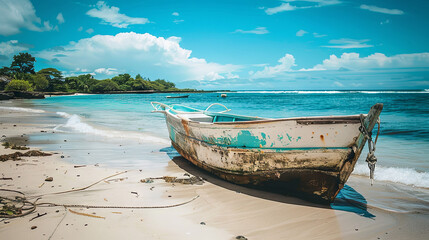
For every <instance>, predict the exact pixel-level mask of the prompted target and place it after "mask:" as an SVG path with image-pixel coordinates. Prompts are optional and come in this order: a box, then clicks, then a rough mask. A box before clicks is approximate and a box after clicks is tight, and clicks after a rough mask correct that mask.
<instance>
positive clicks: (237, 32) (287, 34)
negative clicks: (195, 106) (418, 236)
mask: <svg viewBox="0 0 429 240" xmlns="http://www.w3.org/2000/svg"><path fill="white" fill-rule="evenodd" d="M0 5H1V6H2V7H1V8H0V16H1V17H0V66H8V65H9V64H10V62H11V60H12V56H13V55H15V54H17V53H19V52H23V51H26V52H30V53H31V54H32V55H34V56H36V59H37V62H36V70H40V69H42V68H46V67H55V68H57V69H59V70H61V71H62V72H63V74H64V75H65V76H70V75H78V74H86V73H90V74H93V75H94V77H95V78H97V79H105V78H110V77H112V76H115V75H117V74H119V73H130V74H131V75H133V76H134V75H136V74H138V73H140V74H141V75H142V76H146V77H149V78H150V79H157V78H163V79H166V80H169V81H172V82H174V83H176V85H177V86H179V87H191V88H198V89H251V90H259V89H264V90H266V89H273V90H280V89H284V90H296V89H306V90H313V89H314V90H316V89H317V90H320V89H338V90H341V89H428V88H429V44H428V43H429V30H428V29H429V17H428V16H429V15H428V14H427V12H428V10H429V2H428V1H424V0H410V1H399V0H397V1H392V0H389V1H386V0H384V1H382V0H378V1H377V0H368V1H345V0H307V1H293V0H267V1H262V0H236V1H234V0H229V1H223V0H216V1H186V0H180V1H179V0H129V1H120V0H106V1H83V0H82V1H72V0H64V1H54V0H43V1H42V0H39V1H36V0H0Z"/></svg>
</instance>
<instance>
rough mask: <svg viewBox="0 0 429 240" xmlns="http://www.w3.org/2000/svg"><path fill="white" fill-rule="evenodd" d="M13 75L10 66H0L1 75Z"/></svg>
mask: <svg viewBox="0 0 429 240" xmlns="http://www.w3.org/2000/svg"><path fill="white" fill-rule="evenodd" d="M10 75H11V70H10V68H8V67H2V68H0V76H8V77H10Z"/></svg>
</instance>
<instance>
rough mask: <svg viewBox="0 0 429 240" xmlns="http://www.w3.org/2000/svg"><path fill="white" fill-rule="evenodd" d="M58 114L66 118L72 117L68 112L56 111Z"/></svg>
mask: <svg viewBox="0 0 429 240" xmlns="http://www.w3.org/2000/svg"><path fill="white" fill-rule="evenodd" d="M56 114H58V115H60V116H61V117H64V118H70V117H71V115H70V114H68V113H66V112H56Z"/></svg>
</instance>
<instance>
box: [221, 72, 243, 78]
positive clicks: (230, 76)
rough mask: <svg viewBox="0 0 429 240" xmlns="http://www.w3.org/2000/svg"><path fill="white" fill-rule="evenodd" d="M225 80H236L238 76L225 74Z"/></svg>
mask: <svg viewBox="0 0 429 240" xmlns="http://www.w3.org/2000/svg"><path fill="white" fill-rule="evenodd" d="M225 78H226V79H238V78H240V76H239V75H238V74H233V73H230V72H229V73H226V74H225Z"/></svg>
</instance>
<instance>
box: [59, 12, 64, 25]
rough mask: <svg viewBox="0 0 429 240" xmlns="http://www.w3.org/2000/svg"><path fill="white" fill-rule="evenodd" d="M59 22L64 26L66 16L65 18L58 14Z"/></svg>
mask: <svg viewBox="0 0 429 240" xmlns="http://www.w3.org/2000/svg"><path fill="white" fill-rule="evenodd" d="M57 21H58V24H63V23H64V22H65V21H64V16H63V14H62V13H58V15H57Z"/></svg>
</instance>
